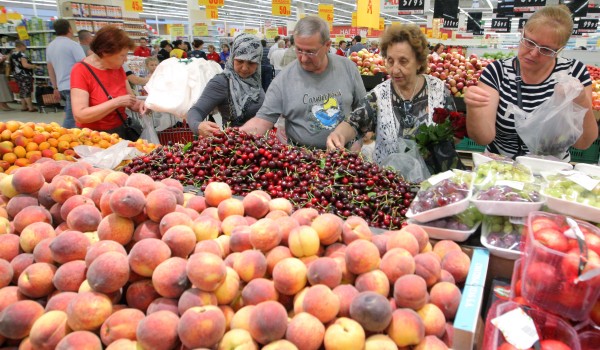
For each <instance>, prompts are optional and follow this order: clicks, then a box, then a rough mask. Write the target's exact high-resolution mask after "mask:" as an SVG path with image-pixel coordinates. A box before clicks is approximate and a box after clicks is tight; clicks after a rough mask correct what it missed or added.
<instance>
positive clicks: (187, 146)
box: [183, 142, 192, 153]
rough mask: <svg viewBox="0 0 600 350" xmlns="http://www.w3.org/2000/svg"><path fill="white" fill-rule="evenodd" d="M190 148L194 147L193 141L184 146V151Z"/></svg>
mask: <svg viewBox="0 0 600 350" xmlns="http://www.w3.org/2000/svg"><path fill="white" fill-rule="evenodd" d="M190 148H192V143H191V142H188V143H186V144H185V146H183V153H185V152H187V151H188V150H189V149H190Z"/></svg>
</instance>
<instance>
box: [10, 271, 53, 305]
mask: <svg viewBox="0 0 600 350" xmlns="http://www.w3.org/2000/svg"><path fill="white" fill-rule="evenodd" d="M55 272H56V266H54V265H52V264H48V263H34V264H31V265H29V266H28V267H27V268H26V269H25V270H23V272H21V274H20V276H19V281H18V286H19V292H21V293H23V294H24V295H26V296H28V297H30V298H32V299H38V298H42V297H45V296H47V295H48V294H50V293H52V291H54V285H53V284H52V278H53V277H54V274H55Z"/></svg>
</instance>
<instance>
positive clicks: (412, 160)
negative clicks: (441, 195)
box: [381, 139, 431, 182]
mask: <svg viewBox="0 0 600 350" xmlns="http://www.w3.org/2000/svg"><path fill="white" fill-rule="evenodd" d="M398 150H401V152H398V153H392V154H390V155H388V156H387V157H386V158H385V159H384V160H383V161H382V163H381V165H382V166H384V167H391V168H393V169H394V170H395V171H396V172H397V173H399V174H400V175H401V176H402V177H403V178H404V179H405V180H406V181H408V182H421V181H423V180H425V179H427V178H428V177H429V176H431V174H430V173H429V170H428V169H427V165H426V164H425V161H424V160H423V157H421V154H420V153H419V148H418V147H417V144H416V142H415V141H413V140H405V139H400V140H399V145H398Z"/></svg>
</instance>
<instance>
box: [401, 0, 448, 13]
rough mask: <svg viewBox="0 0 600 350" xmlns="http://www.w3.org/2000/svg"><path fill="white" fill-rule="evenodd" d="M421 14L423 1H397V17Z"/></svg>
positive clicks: (423, 9)
mask: <svg viewBox="0 0 600 350" xmlns="http://www.w3.org/2000/svg"><path fill="white" fill-rule="evenodd" d="M457 6H458V5H457ZM423 13H425V1H423V0H399V1H398V14H399V15H422V14H423Z"/></svg>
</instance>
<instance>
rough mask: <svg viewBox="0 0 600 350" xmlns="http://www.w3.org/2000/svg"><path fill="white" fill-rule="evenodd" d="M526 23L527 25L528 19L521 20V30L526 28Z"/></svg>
mask: <svg viewBox="0 0 600 350" xmlns="http://www.w3.org/2000/svg"><path fill="white" fill-rule="evenodd" d="M525 23H527V18H519V29H523V28H525Z"/></svg>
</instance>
